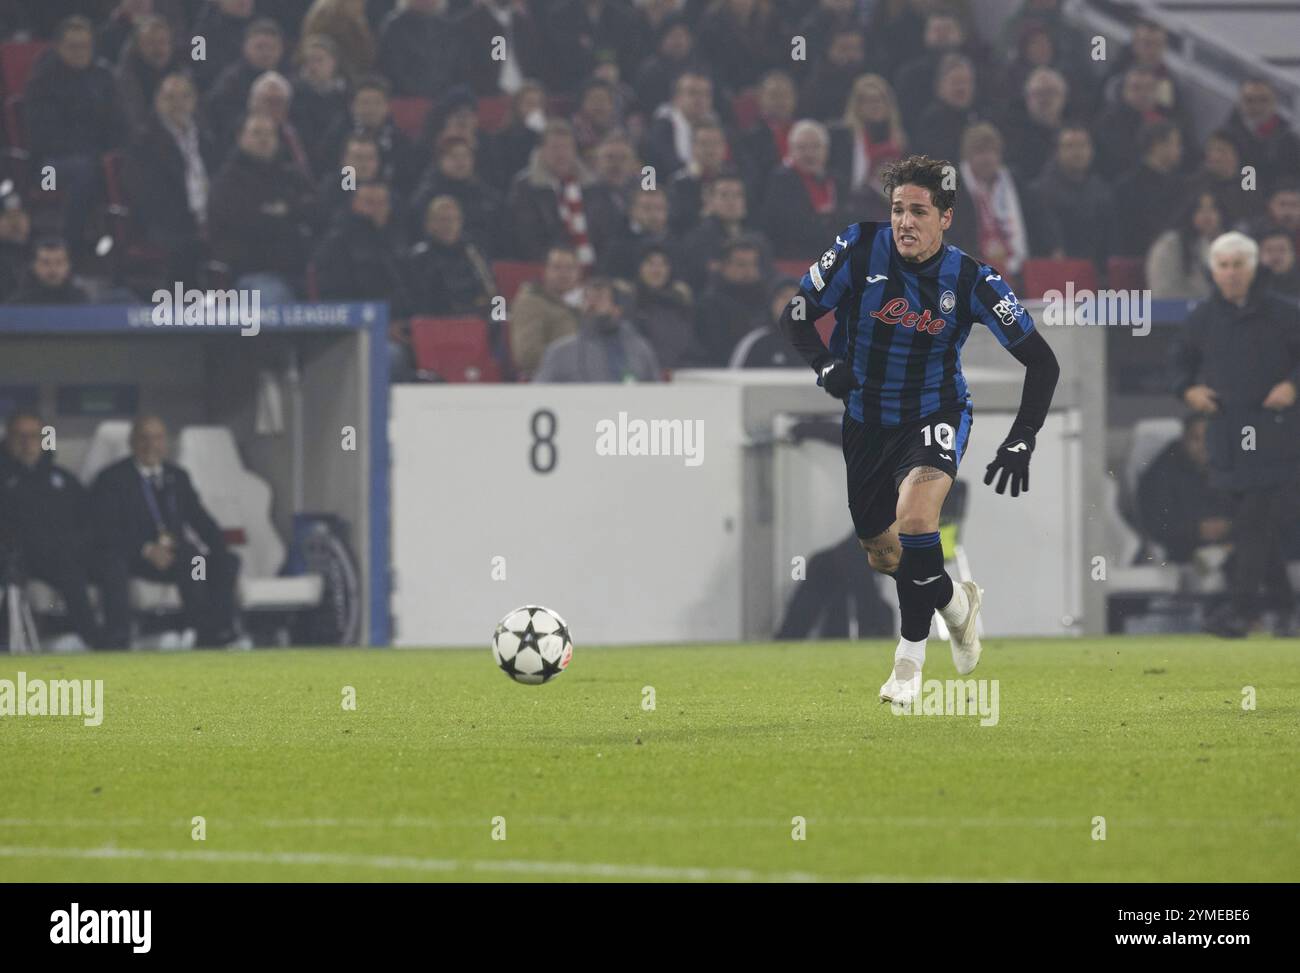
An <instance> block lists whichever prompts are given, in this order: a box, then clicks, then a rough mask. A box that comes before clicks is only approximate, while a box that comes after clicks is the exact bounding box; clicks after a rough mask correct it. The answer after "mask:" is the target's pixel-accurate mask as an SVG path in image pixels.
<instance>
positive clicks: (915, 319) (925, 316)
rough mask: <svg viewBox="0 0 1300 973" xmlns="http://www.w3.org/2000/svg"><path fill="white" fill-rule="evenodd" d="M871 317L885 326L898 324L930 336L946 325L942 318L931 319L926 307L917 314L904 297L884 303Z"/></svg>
mask: <svg viewBox="0 0 1300 973" xmlns="http://www.w3.org/2000/svg"><path fill="white" fill-rule="evenodd" d="M871 316H872V317H873V318H876V319H878V320H880V321H883V322H884V323H885V324H898V325H902V326H903V327H904V328H915V329H916V330H917V331H928V332H929V333H930V334H938V333H939V332H940V331H942V330H943V329H944V326H945V325H946V324H947V323H948V322H947V321H946V320H945V319H944V318H942V317H931V316H930V309H929V308H928V307H927V308H926V309H925V310H924V311H922V312H921V313H920V314H917V313H916V312H915V311H913V310H912V306H911V305H910V304H908V303H907V299H906V298H904V297H895V298H894V299H893V300H890V301H886V302H885V304H884V306H883V307H881V308H880V310H878V311H872V312H871Z"/></svg>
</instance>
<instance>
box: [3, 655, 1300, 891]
mask: <svg viewBox="0 0 1300 973" xmlns="http://www.w3.org/2000/svg"><path fill="white" fill-rule="evenodd" d="M891 649H892V646H891V645H890V644H886V643H883V642H875V643H861V644H856V645H853V644H845V643H821V644H808V645H805V644H799V645H794V644H763V645H740V646H725V647H672V648H640V649H626V648H620V649H596V648H592V647H588V646H584V645H582V644H581V643H579V644H578V646H577V652H576V656H575V659H574V662H573V665H572V667H571V668H570V670H569V671H568V672H566V673H565V674H563V675H562V676H561V677H560V678H559V679H558V680H556V681H554V682H552V683H551V684H549V685H546V686H541V687H527V686H520V685H516V684H514V683H513V682H511V681H510V680H509V679H507V678H506V676H505V675H503V674H502V673H501V672H500V671H498V670H497V669H495V668H494V666H493V664H492V660H491V656H490V653H489V651H488V649H487V648H486V647H484V648H480V649H475V650H473V651H387V650H371V651H339V650H300V651H274V652H272V651H266V652H261V651H259V652H255V653H239V654H234V653H215V652H213V653H208V652H192V653H182V654H173V655H151V654H120V655H87V656H58V657H51V656H40V657H9V656H5V657H0V679H10V680H16V678H17V673H18V671H19V670H20V669H21V670H23V671H25V672H26V673H27V677H28V678H29V679H35V678H44V679H49V678H62V679H68V678H90V679H103V680H104V696H105V716H104V720H103V724H102V725H101V726H99V727H87V726H84V725H82V722H81V721H80V720H77V719H74V718H59V719H54V718H50V717H3V718H0V781H3V786H2V787H0V878H4V879H9V880H59V881H98V880H162V881H170V880H215V881H223V880H279V881H310V880H361V881H398V880H444V879H451V880H465V879H471V880H487V881H495V880H503V879H504V880H509V879H562V880H567V879H615V880H637V879H665V880H691V879H700V880H762V879H777V880H790V879H803V878H812V879H832V880H834V879H886V880H887V879H917V880H927V879H928V880H934V879H940V880H945V879H1023V880H1078V881H1098V880H1112V881H1153V880H1172V881H1196V880H1208V881H1259V880H1264V881H1296V880H1298V879H1300V772H1298V768H1300V642H1296V641H1278V640H1269V639H1263V638H1255V639H1250V640H1248V641H1245V642H1236V643H1227V642H1218V641H1212V640H1209V639H1201V638H1195V639H1189V638H1143V639H1125V638H1112V639H1095V640H1083V641H1017V640H988V641H986V645H985V654H984V661H983V663H982V664H981V666H980V668H979V669H978V670H977V671H976V672H975V673H974V677H981V678H984V679H988V680H993V679H996V680H998V704H999V705H998V722H997V724H996V725H994V726H981V725H980V718H979V717H978V716H898V715H894V714H892V713H891V712H890V709H889V707H888V706H882V705H880V704H879V703H878V702H877V701H876V699H875V693H876V690H877V688H878V687H879V685H880V683H881V682H882V681H883V678H884V676H885V675H886V673H887V670H888V666H889V660H890V659H891V657H892V651H891ZM925 675H926V678H927V679H930V678H936V679H950V678H954V677H955V674H954V672H953V669H952V661H951V659H950V658H949V653H948V648H947V645H946V644H945V643H943V642H940V641H938V640H932V642H931V649H930V664H929V665H928V666H927V669H926V673H925ZM345 686H351V687H355V690H356V699H357V708H356V711H355V712H350V711H347V710H345V709H343V707H342V705H341V701H342V699H343V688H344V687H345ZM643 687H653V689H654V701H655V708H654V710H653V711H647V710H646V709H643V707H642V702H643V698H645V697H644V696H643ZM1245 687H1254V691H1255V696H1256V708H1255V709H1254V710H1247V709H1244V708H1243V705H1242V702H1243V698H1244V697H1243V689H1244V688H1245ZM195 816H202V817H203V818H204V819H205V821H206V833H207V837H206V840H204V841H196V840H193V838H192V831H193V828H194V825H193V824H192V819H193V818H194V817H195ZM498 816H499V817H501V818H504V819H505V835H506V840H504V841H501V840H493V830H494V823H493V819H494V818H496V817H498ZM796 816H800V817H802V818H804V819H805V820H806V840H803V841H796V840H792V836H791V835H792V830H793V829H794V827H795V825H794V824H793V823H792V822H793V819H794V818H795V817H796ZM1097 817H1104V819H1105V835H1106V837H1105V840H1104V841H1099V840H1095V839H1094V834H1095V832H1096V831H1097V827H1096V826H1095V825H1094V818H1097Z"/></svg>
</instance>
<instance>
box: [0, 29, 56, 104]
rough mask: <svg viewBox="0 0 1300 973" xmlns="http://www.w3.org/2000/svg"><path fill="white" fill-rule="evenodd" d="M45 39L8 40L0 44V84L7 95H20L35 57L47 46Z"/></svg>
mask: <svg viewBox="0 0 1300 973" xmlns="http://www.w3.org/2000/svg"><path fill="white" fill-rule="evenodd" d="M49 46H50V45H49V43H48V42H47V41H8V42H6V43H4V44H0V85H3V86H4V93H5V94H6V95H9V96H11V97H12V96H13V95H21V94H22V93H23V89H24V88H26V87H27V79H28V78H29V77H31V73H32V67H33V66H34V65H35V64H36V59H37V58H38V57H40V56H41V55H42V54H43V53H45V49H46V48H47V47H49Z"/></svg>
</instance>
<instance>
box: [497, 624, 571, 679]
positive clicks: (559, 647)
mask: <svg viewBox="0 0 1300 973" xmlns="http://www.w3.org/2000/svg"><path fill="white" fill-rule="evenodd" d="M492 658H493V659H495V660H496V664H497V665H498V666H500V667H501V671H502V672H504V673H505V674H506V675H507V676H509V677H510V678H511V679H513V680H514V681H515V682H522V683H526V684H527V685H530V686H539V685H541V684H542V683H544V682H547V681H549V680H551V679H553V678H554V677H556V676H558V675H559V674H560V673H562V672H563V671H564V670H565V669H566V668H567V667H568V665H569V660H570V659H572V658H573V642H572V640H571V639H570V638H569V626H568V625H566V624H564V619H563V618H561V617H560V616H559V615H557V614H555V612H553V611H551V610H550V609H549V608H543V607H542V606H541V605H525V606H524V607H523V608H516V609H515V610H514V611H512V612H511V613H510V614H508V615H507V616H506V617H505V618H503V619H501V621H499V622H497V630H496V634H495V635H493V636H492Z"/></svg>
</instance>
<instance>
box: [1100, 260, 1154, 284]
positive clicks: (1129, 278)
mask: <svg viewBox="0 0 1300 973" xmlns="http://www.w3.org/2000/svg"><path fill="white" fill-rule="evenodd" d="M1146 280H1147V268H1146V261H1145V260H1143V259H1142V258H1141V257H1111V258H1110V259H1109V260H1107V261H1106V286H1107V287H1109V288H1111V289H1113V290H1124V291H1140V290H1142V289H1143V288H1144V287H1146Z"/></svg>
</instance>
